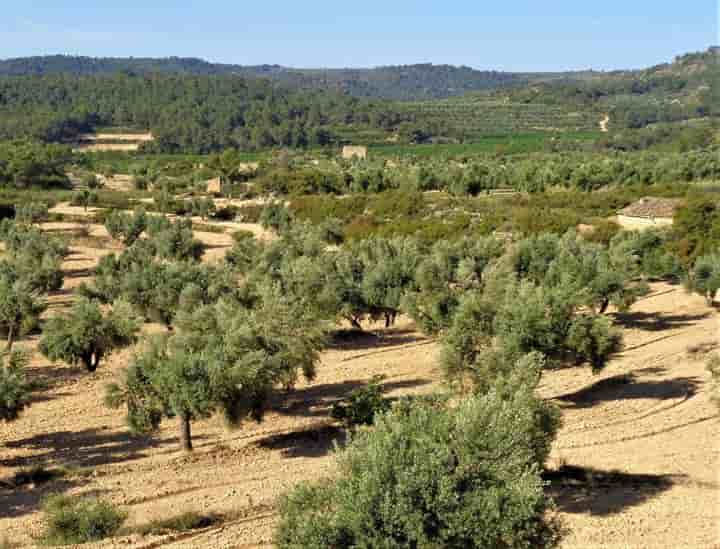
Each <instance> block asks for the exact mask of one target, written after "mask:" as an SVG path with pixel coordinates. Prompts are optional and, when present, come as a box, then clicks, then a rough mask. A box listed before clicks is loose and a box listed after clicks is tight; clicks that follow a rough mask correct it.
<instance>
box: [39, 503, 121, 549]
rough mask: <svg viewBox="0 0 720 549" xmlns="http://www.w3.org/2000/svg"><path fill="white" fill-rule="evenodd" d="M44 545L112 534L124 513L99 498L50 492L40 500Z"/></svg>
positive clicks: (70, 542) (117, 527)
mask: <svg viewBox="0 0 720 549" xmlns="http://www.w3.org/2000/svg"><path fill="white" fill-rule="evenodd" d="M42 508H43V511H44V513H45V521H46V529H45V532H44V534H43V541H44V542H45V543H46V544H47V545H73V544H78V543H87V542H89V541H97V540H101V539H104V538H107V537H110V536H112V535H114V534H115V533H116V532H117V531H118V530H119V529H120V526H122V524H123V522H125V519H126V518H127V514H126V513H125V512H123V511H121V510H119V509H118V508H117V507H115V506H114V505H113V504H112V503H110V502H107V501H103V500H100V499H81V498H74V497H70V496H65V495H60V494H57V495H54V496H50V497H48V498H47V499H46V500H45V501H44V502H43V507H42Z"/></svg>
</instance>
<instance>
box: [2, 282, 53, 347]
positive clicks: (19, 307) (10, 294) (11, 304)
mask: <svg viewBox="0 0 720 549" xmlns="http://www.w3.org/2000/svg"><path fill="white" fill-rule="evenodd" d="M46 307H47V306H46V304H45V302H44V301H43V300H42V299H41V298H40V295H39V294H38V292H36V291H35V290H33V289H31V288H30V287H29V286H28V285H27V284H26V283H24V282H23V281H21V280H13V279H12V278H10V277H8V276H0V331H2V332H3V333H4V334H5V337H6V341H7V348H8V349H12V346H13V344H14V343H15V341H16V340H17V338H18V337H21V336H23V335H25V334H26V333H28V332H30V331H31V330H32V329H34V328H35V327H36V326H37V325H38V322H39V320H40V315H41V314H42V313H43V311H45V309H46Z"/></svg>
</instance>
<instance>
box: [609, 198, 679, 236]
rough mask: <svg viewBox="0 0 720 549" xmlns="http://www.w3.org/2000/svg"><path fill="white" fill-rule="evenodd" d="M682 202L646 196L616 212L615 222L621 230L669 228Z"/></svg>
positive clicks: (675, 199)
mask: <svg viewBox="0 0 720 549" xmlns="http://www.w3.org/2000/svg"><path fill="white" fill-rule="evenodd" d="M681 203H682V200H680V199H677V198H653V197H649V196H646V197H644V198H641V199H640V200H638V201H637V202H635V203H633V204H630V205H629V206H628V207H627V208H624V209H622V210H620V211H619V212H618V216H617V222H618V225H620V226H621V227H622V228H623V229H628V230H639V229H647V228H650V227H669V226H670V225H672V224H673V215H674V214H675V210H677V209H678V207H679V206H680V204H681Z"/></svg>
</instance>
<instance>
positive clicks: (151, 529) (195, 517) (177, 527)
mask: <svg viewBox="0 0 720 549" xmlns="http://www.w3.org/2000/svg"><path fill="white" fill-rule="evenodd" d="M220 521H222V517H221V516H219V515H214V514H203V513H197V512H195V511H188V512H186V513H182V514H180V515H177V516H174V517H170V518H167V519H158V520H153V521H152V522H148V523H147V524H143V525H141V526H138V527H135V528H133V529H132V531H133V532H136V533H138V534H140V535H141V536H160V535H164V534H172V533H176V532H188V531H191V530H197V529H200V528H207V527H208V526H212V525H214V524H217V523H218V522H220Z"/></svg>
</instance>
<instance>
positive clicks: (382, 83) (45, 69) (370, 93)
mask: <svg viewBox="0 0 720 549" xmlns="http://www.w3.org/2000/svg"><path fill="white" fill-rule="evenodd" d="M117 72H126V73H135V74H155V73H183V74H190V75H206V76H208V75H228V74H234V75H239V76H243V77H246V78H267V79H270V80H273V81H275V82H277V83H280V84H282V85H284V86H288V87H292V88H302V89H315V90H337V91H342V92H345V93H348V94H349V95H353V96H357V97H374V98H383V99H399V100H417V99H432V98H438V97H450V96H454V95H462V94H463V93H466V92H468V91H478V90H485V89H492V88H496V87H499V86H504V85H508V84H518V83H524V82H527V81H528V79H529V78H530V77H532V75H526V74H522V73H505V72H498V71H479V70H475V69H471V68H470V67H454V66H451V65H433V64H430V63H425V64H418V65H403V66H387V67H377V68H373V69H290V68H286V67H281V66H279V65H257V66H241V65H228V64H222V63H209V62H207V61H203V60H202V59H195V58H181V57H170V58H166V59H143V58H94V57H77V56H70V55H52V56H44V57H24V58H18V59H7V60H4V61H0V75H1V76H26V75H48V74H58V73H64V74H72V75H75V76H85V75H100V74H114V73H117Z"/></svg>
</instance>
